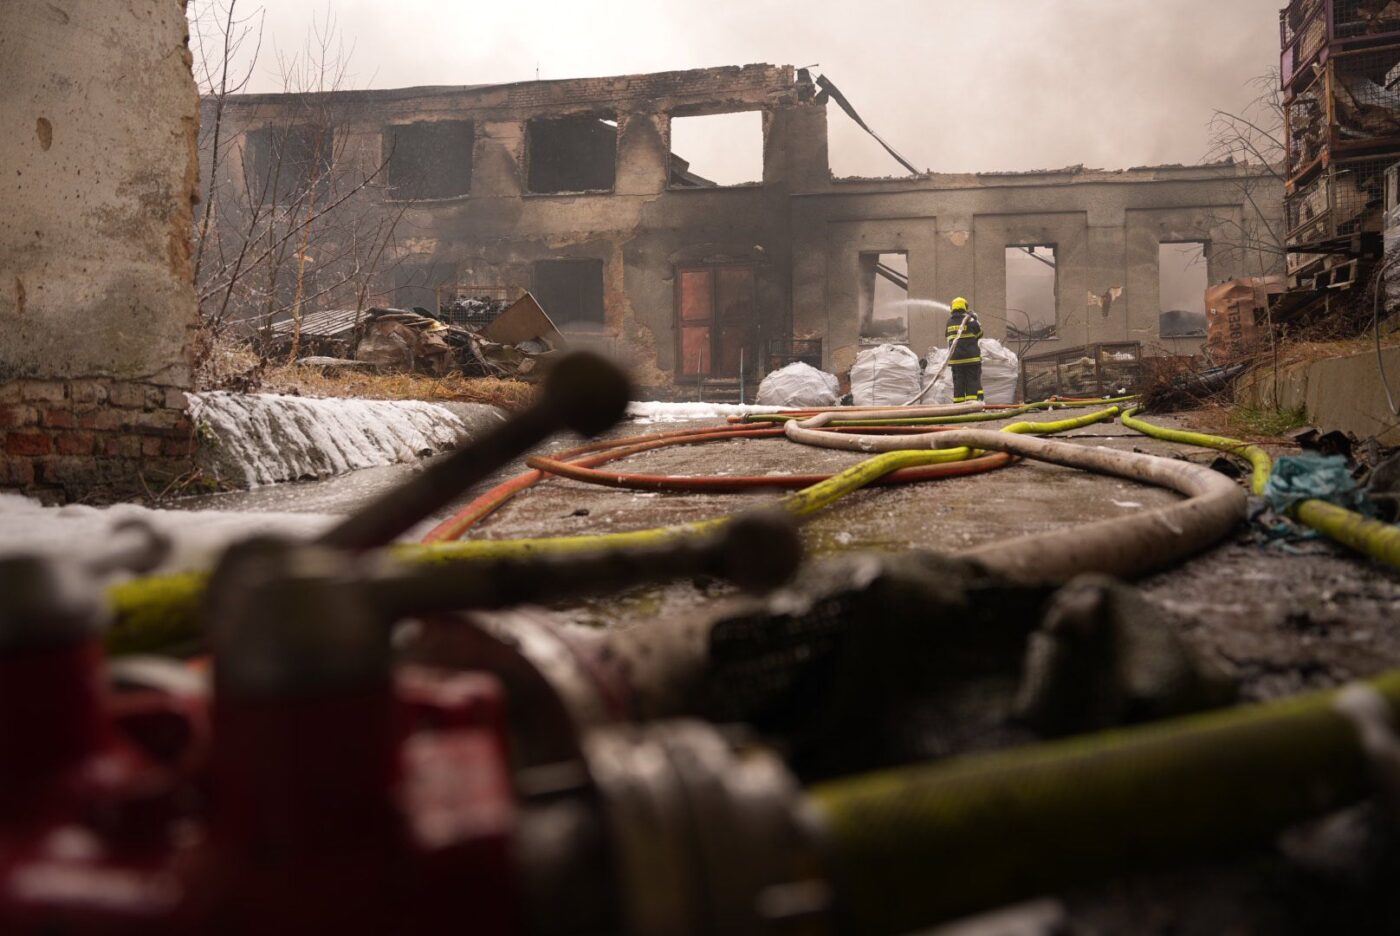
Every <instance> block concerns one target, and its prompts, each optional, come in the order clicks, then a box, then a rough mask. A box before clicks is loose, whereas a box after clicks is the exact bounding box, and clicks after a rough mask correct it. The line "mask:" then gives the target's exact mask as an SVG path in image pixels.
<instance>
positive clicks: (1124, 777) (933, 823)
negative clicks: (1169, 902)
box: [809, 671, 1400, 933]
mask: <svg viewBox="0 0 1400 936" xmlns="http://www.w3.org/2000/svg"><path fill="white" fill-rule="evenodd" d="M1341 692H1346V693H1350V694H1351V698H1350V699H1348V701H1349V702H1353V701H1355V698H1356V694H1357V693H1358V692H1359V693H1361V694H1362V695H1363V696H1366V697H1367V698H1365V699H1364V700H1363V701H1366V702H1369V703H1371V707H1372V708H1374V709H1377V710H1378V711H1380V712H1382V713H1383V712H1385V711H1386V710H1388V711H1389V714H1390V717H1391V718H1392V719H1393V718H1394V717H1395V713H1396V709H1397V707H1400V671H1394V672H1390V673H1387V674H1385V675H1382V676H1380V677H1378V678H1377V679H1375V680H1374V681H1372V682H1370V683H1367V684H1364V688H1363V687H1349V688H1348V689H1345V690H1341V691H1340V692H1339V691H1332V692H1323V693H1317V694H1311V695H1307V696H1298V697H1294V698H1291V699H1285V700H1283V701H1280V702H1273V703H1269V704H1265V705H1255V706H1246V707H1239V708H1232V709H1227V710H1223V711H1216V712H1211V713H1207V714H1203V715H1197V716H1192V717H1189V718H1180V719H1173V720H1170V721H1163V722H1157V723H1155V724H1151V725H1147V726H1143V727H1138V728H1132V729H1125V730H1119V731H1111V732H1104V733H1101V734H1094V735H1087V736H1082V737H1078V738H1071V739H1068V740H1064V741H1057V742H1052V743H1047V744H1038V745H1031V746H1026V747H1019V748H1013V749H1011V750H1007V751H1001V752H998V753H993V754H984V755H971V756H966V757H959V758H954V759H951V760H946V761H942V762H940V763H937V764H934V765H931V766H919V767H910V768H902V769H896V770H888V771H884V772H879V773H873V774H866V775H863V776H859V777H852V778H847V779H842V780H835V781H830V782H827V783H823V784H819V785H817V786H815V787H813V788H812V789H811V790H810V791H809V792H810V794H811V801H812V803H813V805H814V807H815V810H816V816H817V818H818V820H819V822H820V824H821V827H822V828H823V829H824V831H825V833H826V835H827V842H828V847H829V854H830V860H831V863H832V866H833V875H834V878H835V880H834V884H835V888H834V890H835V893H837V894H839V895H840V899H841V903H840V905H839V906H838V908H837V909H838V912H839V915H840V923H841V929H842V930H843V931H849V932H858V933H904V932H911V931H914V930H917V929H921V928H924V927H927V926H929V925H931V924H933V923H936V922H939V921H941V920H947V919H951V918H954V917H957V916H960V915H963V914H967V913H971V912H974V911H977V910H983V909H988V908H991V907H995V906H999V905H1003V904H1006V903H1009V902H1012V901H1016V900H1021V899H1025V898H1028V897H1032V896H1036V895H1041V894H1047V893H1054V892H1056V891H1058V890H1060V889H1063V888H1065V887H1070V886H1073V885H1076V884H1081V883H1089V882H1092V881H1096V880H1101V879H1103V878H1104V877H1107V876H1113V875H1121V874H1123V873H1126V872H1128V871H1132V870H1139V869H1149V868H1152V867H1154V866H1159V865H1162V864H1165V863H1167V862H1170V861H1174V860H1181V859H1187V858H1199V857H1204V856H1208V855H1211V854H1218V853H1220V852H1221V851H1223V850H1226V849H1230V848H1238V847H1243V846H1247V845H1251V844H1256V843H1259V842H1264V841H1267V840H1268V839H1269V838H1270V837H1271V836H1272V835H1274V834H1276V833H1277V832H1278V831H1279V830H1281V829H1282V828H1284V827H1285V826H1287V825H1288V824H1290V823H1293V822H1298V821H1302V820H1304V819H1308V818H1312V817H1314V816H1318V815H1321V814H1323V813H1326V812H1328V811H1330V810H1333V809H1337V808H1340V807H1343V806H1346V805H1348V804H1351V803H1354V802H1356V801H1358V800H1360V799H1361V798H1363V797H1365V796H1367V795H1368V794H1369V793H1370V792H1371V789H1372V780H1373V777H1372V776H1371V774H1370V771H1369V769H1368V768H1369V765H1368V760H1367V757H1366V755H1365V752H1364V751H1363V742H1362V740H1361V735H1360V733H1359V729H1358V725H1357V722H1356V721H1355V720H1353V719H1354V716H1348V715H1345V714H1343V713H1342V711H1341V709H1340V708H1339V706H1338V704H1337V703H1338V699H1339V695H1340V693H1341Z"/></svg>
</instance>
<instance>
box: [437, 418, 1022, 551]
mask: <svg viewBox="0 0 1400 936" xmlns="http://www.w3.org/2000/svg"><path fill="white" fill-rule="evenodd" d="M948 428H951V427H943V426H926V427H918V429H916V430H915V431H925V432H942V431H946V430H947V429H948ZM831 431H839V432H848V431H852V430H850V429H846V428H841V429H834V430H831ZM876 431H878V432H890V431H904V430H900V429H899V427H879V429H877V430H876ZM782 434H783V430H782V429H781V428H780V427H774V426H761V427H756V426H753V425H752V424H749V425H744V424H740V425H732V426H701V427H698V428H693V429H680V430H676V431H673V432H660V433H653V434H651V435H644V436H630V437H627V438H622V439H605V440H602V441H599V442H593V443H590V444H588V445H583V446H579V447H578V448H573V449H568V450H567V451H563V452H559V453H558V454H556V455H554V456H553V457H552V458H551V459H550V461H551V462H552V463H553V464H567V465H570V466H573V467H580V468H584V469H589V468H596V467H598V466H599V465H604V464H607V463H608V462H611V461H616V460H617V459H619V458H626V457H628V456H630V455H636V454H638V453H641V452H646V451H650V450H652V449H657V448H664V447H666V446H670V445H691V444H699V443H703V442H712V441H724V440H729V439H746V438H748V439H766V438H778V437H781V436H782ZM580 456H588V457H580ZM1009 461H1010V460H1009V459H1007V460H1001V459H996V460H995V463H992V462H984V461H981V460H979V461H978V465H977V467H976V468H974V469H973V471H990V470H992V469H993V468H1000V467H1002V465H1003V464H1008V463H1009ZM527 464H531V465H532V467H531V470H529V471H526V472H524V473H522V474H519V475H516V476H515V477H513V478H510V479H508V480H506V481H503V482H502V483H500V484H498V485H496V486H495V487H493V488H491V489H490V490H489V491H486V492H485V493H483V494H482V495H481V496H479V497H477V498H475V499H474V500H472V501H471V502H470V503H468V504H467V505H465V506H464V507H462V508H461V509H460V510H458V511H457V512H456V513H455V514H453V515H452V516H451V517H448V518H447V519H446V520H444V521H442V522H441V523H439V524H438V525H437V526H435V527H433V528H432V529H431V530H429V531H428V532H427V533H426V534H425V535H424V536H423V540H422V541H423V542H424V543H441V542H450V541H452V540H457V539H460V538H461V537H462V535H463V534H464V533H466V531H467V530H469V529H471V528H472V527H473V526H475V525H476V524H477V523H479V522H481V520H482V519H484V518H485V517H487V516H489V515H490V514H491V513H493V512H494V511H496V510H497V509H499V508H500V507H501V506H502V505H504V504H505V503H506V502H507V501H509V500H510V499H511V498H513V497H514V496H515V495H517V494H519V493H520V492H521V491H525V490H528V489H529V488H531V487H534V486H535V485H536V484H538V483H539V482H540V481H541V480H543V478H544V476H545V473H544V472H542V471H540V470H539V469H538V468H535V467H533V459H532V460H531V461H530V462H527ZM951 467H952V465H928V466H922V467H919V468H908V469H900V470H899V471H896V472H892V473H891V475H890V478H892V479H893V480H888V479H886V480H885V481H884V482H883V483H892V484H900V483H904V484H909V483H913V482H917V481H924V480H930V479H932V478H941V477H952V476H955V475H961V474H968V473H970V472H968V471H950V470H932V469H949V468H951ZM613 477H617V476H616V475H614V476H613ZM642 477H645V476H642ZM759 477H760V478H761V480H763V481H765V482H767V483H766V484H758V483H750V484H748V485H746V486H735V487H733V488H731V490H748V489H751V488H753V487H764V486H767V487H779V488H781V487H795V488H800V487H806V486H807V484H811V483H815V482H816V481H822V480H825V479H826V478H827V477H829V475H807V476H800V477H802V478H805V479H806V480H805V483H803V484H786V483H784V481H783V478H784V477H789V478H792V477H799V476H770V475H764V476H759ZM687 480H689V479H686V478H676V479H675V481H676V482H678V483H683V482H685V481H687ZM724 480H725V481H730V482H733V481H735V480H736V478H735V477H725V478H724ZM701 481H702V483H701V484H700V485H698V486H696V487H693V488H685V487H676V488H669V489H666V490H711V491H713V490H716V488H715V487H708V488H707V487H705V485H704V483H703V479H701ZM642 483H646V482H642ZM647 489H648V490H651V489H652V488H647ZM656 490H663V488H656Z"/></svg>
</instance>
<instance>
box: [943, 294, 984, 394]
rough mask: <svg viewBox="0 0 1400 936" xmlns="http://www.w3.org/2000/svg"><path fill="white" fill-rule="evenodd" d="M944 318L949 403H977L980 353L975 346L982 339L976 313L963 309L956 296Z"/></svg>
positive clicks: (979, 384)
mask: <svg viewBox="0 0 1400 936" xmlns="http://www.w3.org/2000/svg"><path fill="white" fill-rule="evenodd" d="M951 308H952V314H951V315H949V316H948V366H949V367H951V368H952V369H953V402H954V403H971V402H973V401H977V402H979V403H980V402H981V401H982V399H983V397H982V349H981V346H979V345H978V344H977V342H978V340H979V339H980V338H981V337H982V323H981V322H979V321H978V320H977V313H976V312H973V311H972V310H971V309H969V308H968V307H967V300H966V299H964V298H962V297H961V296H959V297H958V298H956V299H954V300H953V305H952V307H951Z"/></svg>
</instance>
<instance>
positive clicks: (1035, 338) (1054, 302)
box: [1002, 242, 1062, 349]
mask: <svg viewBox="0 0 1400 936" xmlns="http://www.w3.org/2000/svg"><path fill="white" fill-rule="evenodd" d="M1042 248H1043V249H1047V250H1049V251H1050V258H1049V259H1050V260H1051V262H1052V264H1053V265H1054V268H1055V271H1054V276H1053V277H1052V280H1051V289H1050V302H1051V309H1052V311H1053V312H1054V316H1055V317H1054V320H1053V321H1052V322H1050V323H1048V324H1050V325H1051V326H1052V330H1051V332H1050V333H1049V334H1048V335H1036V334H1035V331H1036V328H1037V326H1036V325H1035V324H1034V323H1033V322H1032V321H1031V318H1030V312H1028V311H1025V310H1021V309H1017V310H1016V311H1019V312H1021V315H1022V316H1024V318H1023V319H1022V320H1021V321H1020V322H1018V321H1015V320H1014V319H1013V318H1012V315H1011V313H1012V311H1013V310H1012V307H1011V305H1010V302H1011V273H1010V270H1009V269H1006V270H1005V273H1004V280H1005V282H1004V288H1003V289H1002V296H1003V305H1004V308H1003V309H1002V312H1003V314H1004V315H1005V319H1006V335H1007V340H1008V341H1018V342H1021V343H1022V345H1023V348H1024V349H1029V348H1031V347H1034V346H1035V345H1036V344H1038V343H1039V342H1042V341H1059V340H1060V325H1061V324H1062V323H1061V322H1060V265H1059V253H1060V248H1059V245H1058V244H1044V243H1038V242H1037V243H1029V244H1022V243H1015V244H1006V245H1005V246H1004V250H1003V256H1006V255H1007V254H1010V253H1011V251H1013V250H1015V251H1019V252H1021V253H1023V254H1028V255H1029V253H1028V252H1029V251H1034V250H1038V249H1042ZM1035 259H1037V260H1038V261H1040V262H1044V261H1043V259H1042V258H1039V257H1036V258H1035ZM1022 322H1024V325H1025V327H1026V328H1029V329H1030V331H1025V330H1023V327H1022ZM1013 328H1014V329H1015V331H1016V333H1017V334H1014V335H1013V334H1012V329H1013Z"/></svg>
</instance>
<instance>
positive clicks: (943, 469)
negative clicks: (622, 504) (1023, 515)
mask: <svg viewBox="0 0 1400 936" xmlns="http://www.w3.org/2000/svg"><path fill="white" fill-rule="evenodd" d="M1013 461H1015V459H1014V458H1013V457H1011V456H1010V455H1006V454H1004V453H1000V452H998V453H995V454H991V455H983V456H980V457H978V458H969V459H967V460H966V461H958V462H948V463H947V464H943V465H922V466H920V467H918V468H900V469H897V470H895V471H892V472H890V473H889V474H887V475H883V476H882V477H880V478H877V479H876V480H874V481H872V482H870V486H875V485H884V484H913V483H916V482H919V481H933V480H935V479H937V478H955V477H960V476H962V475H970V474H978V473H980V472H983V471H992V470H993V469H996V468H1002V467H1005V466H1006V465H1009V464H1011V463H1012V462H1013ZM527 464H528V465H530V467H532V468H538V469H539V470H541V471H544V472H547V473H548V474H552V475H558V476H559V477H561V478H568V479H569V480H571V481H582V482H585V483H587V484H599V485H602V486H603V487H614V488H628V489H632V490H639V491H686V492H692V493H708V494H722V493H732V492H737V491H751V490H754V489H756V488H781V489H789V488H791V489H798V488H805V487H810V486H811V485H813V484H820V483H821V482H822V481H826V480H827V479H829V478H830V477H831V475H830V474H784V475H653V474H619V473H618V472H614V471H599V470H598V469H596V468H590V467H586V466H585V465H584V464H583V463H582V462H564V461H559V460H557V459H553V458H546V457H545V456H542V455H536V456H533V457H532V458H530V459H529V460H528V462H527Z"/></svg>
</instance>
